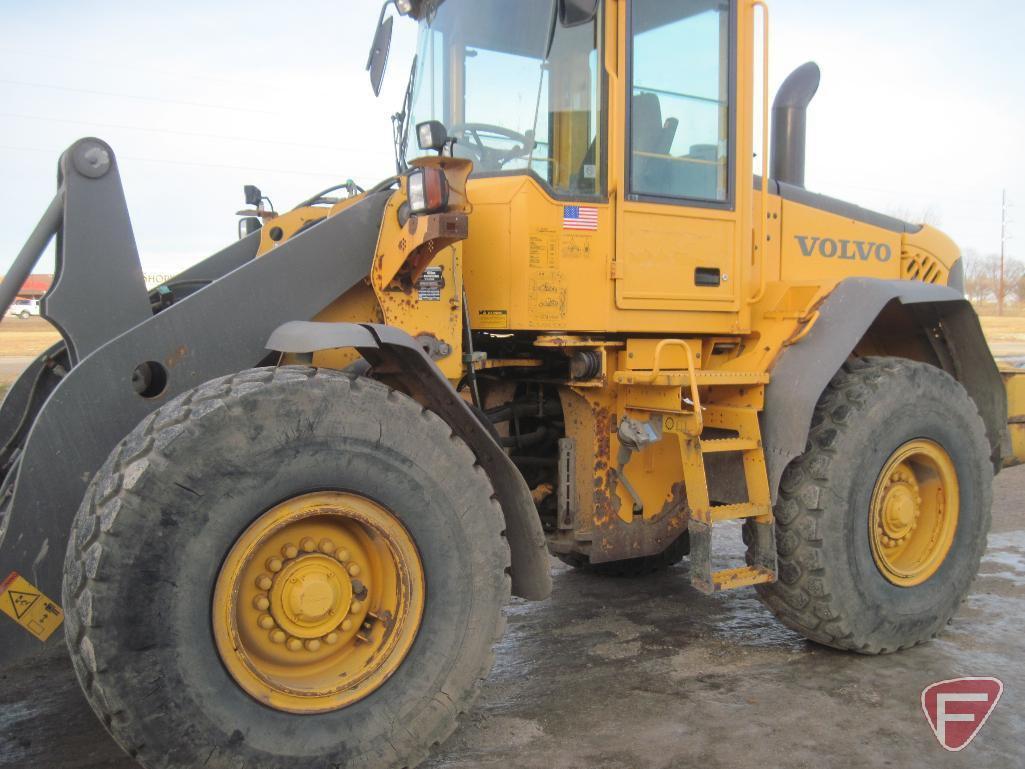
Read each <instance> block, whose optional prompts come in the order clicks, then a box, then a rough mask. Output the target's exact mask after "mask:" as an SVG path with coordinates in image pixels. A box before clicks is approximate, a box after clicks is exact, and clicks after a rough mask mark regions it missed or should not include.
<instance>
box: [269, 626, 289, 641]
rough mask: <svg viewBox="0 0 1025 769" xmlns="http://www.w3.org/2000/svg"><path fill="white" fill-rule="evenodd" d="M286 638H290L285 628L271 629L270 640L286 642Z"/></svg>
mask: <svg viewBox="0 0 1025 769" xmlns="http://www.w3.org/2000/svg"><path fill="white" fill-rule="evenodd" d="M286 638H288V636H287V635H285V631H284V630H281V629H278V630H272V631H270V640H271V641H272V642H273V643H276V644H283V643H284V642H285V639H286Z"/></svg>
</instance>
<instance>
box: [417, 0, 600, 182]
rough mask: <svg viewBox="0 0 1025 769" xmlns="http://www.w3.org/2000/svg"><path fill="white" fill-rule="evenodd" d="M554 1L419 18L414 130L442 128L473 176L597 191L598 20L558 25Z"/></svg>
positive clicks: (461, 4)
mask: <svg viewBox="0 0 1025 769" xmlns="http://www.w3.org/2000/svg"><path fill="white" fill-rule="evenodd" d="M556 11H557V9H556V0H516V2H509V0H445V2H443V3H442V4H441V5H440V6H438V7H437V8H436V10H434V11H433V12H432V13H430V14H428V17H427V18H425V19H424V20H423V21H422V22H421V29H420V43H419V50H418V54H417V72H416V84H415V86H414V96H413V103H412V110H411V115H410V118H409V131H410V132H411V133H410V136H409V140H408V145H407V147H408V157H407V160H411V159H413V158H414V157H416V156H417V155H418V154H420V152H419V150H418V148H417V142H416V136H415V135H414V134H413V133H412V132H413V131H414V130H415V126H416V125H417V124H419V123H423V122H425V121H427V120H437V121H440V122H441V123H443V124H444V125H445V127H446V128H447V129H448V132H449V135H450V136H452V137H453V138H455V139H456V140H457V141H456V145H455V151H454V153H455V155H456V157H462V158H467V159H469V160H472V161H473V163H474V174H475V175H481V174H487V175H494V174H523V173H524V172H533V173H534V174H536V175H537V176H538V177H540V179H541V180H542V181H543V182H544V183H546V184H547V185H548V186H549V187H550V188H551V189H552V191H554V192H556V193H559V194H566V195H597V194H600V193H601V192H602V186H601V185H602V181H601V180H602V178H603V176H604V174H603V173H602V169H601V167H600V163H601V157H602V152H601V151H600V147H599V143H600V127H601V123H602V120H601V111H600V105H601V93H602V90H601V67H600V64H599V52H598V49H597V38H598V25H597V21H595V22H591V23H587V24H583V25H581V26H576V27H569V28H567V27H564V26H562V24H561V23H559V22H558V20H557V13H556Z"/></svg>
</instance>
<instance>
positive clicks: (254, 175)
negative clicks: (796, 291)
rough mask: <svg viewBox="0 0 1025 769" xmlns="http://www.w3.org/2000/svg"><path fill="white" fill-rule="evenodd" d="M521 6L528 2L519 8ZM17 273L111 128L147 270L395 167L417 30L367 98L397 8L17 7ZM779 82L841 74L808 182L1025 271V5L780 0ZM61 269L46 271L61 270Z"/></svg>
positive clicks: (13, 171)
mask: <svg viewBox="0 0 1025 769" xmlns="http://www.w3.org/2000/svg"><path fill="white" fill-rule="evenodd" d="M510 1H514V0H510ZM0 7H2V8H3V11H4V23H3V25H2V27H0V168H2V169H3V173H2V177H0V178H2V179H3V183H2V184H0V211H3V217H4V219H5V221H7V225H6V226H5V227H4V228H2V229H0V269H4V270H6V267H7V266H8V265H9V264H10V262H11V261H12V260H13V259H14V256H15V255H16V254H17V252H18V249H19V248H20V247H21V245H22V243H23V242H24V240H25V238H26V237H27V236H28V234H29V232H30V231H31V229H32V228H33V226H34V225H35V223H36V221H37V220H38V218H39V216H40V215H41V214H42V212H43V210H44V209H45V207H46V205H47V204H48V203H49V201H50V199H51V198H52V196H53V193H54V190H55V181H56V163H57V158H58V157H59V155H60V153H61V152H62V151H63V150H64V149H65V148H66V147H68V146H69V145H70V144H71V143H72V142H74V141H75V140H76V139H78V138H80V137H83V136H90V135H92V136H98V137H100V138H103V139H105V140H106V141H108V142H109V143H110V144H111V145H112V146H113V148H114V151H115V153H116V155H117V157H118V163H119V167H120V172H121V177H122V181H123V184H124V187H125V191H126V196H127V200H128V207H129V211H130V212H131V215H132V221H133V225H134V227H135V233H136V239H137V241H138V244H139V250H140V253H141V255H142V260H143V266H144V268H145V270H146V271H147V272H161V273H163V272H175V271H178V270H180V269H182V268H184V267H186V266H188V265H190V264H192V263H194V262H196V261H199V260H200V259H202V258H204V257H206V256H208V255H209V254H211V253H214V252H215V251H217V250H219V249H220V248H223V247H224V246H226V245H228V244H230V243H231V241H232V240H233V239H234V238H235V237H237V218H236V217H235V216H234V213H235V211H237V210H239V209H240V208H242V207H243V202H244V201H243V197H242V187H243V185H245V184H256V185H258V186H259V187H261V188H262V190H263V191H264V193H265V194H266V195H268V196H269V197H270V198H271V199H272V201H273V202H274V203H275V205H276V206H277V208H278V209H279V210H285V209H288V208H290V207H292V206H293V205H295V204H297V203H298V202H299V201H301V200H303V199H305V198H308V197H309V196H310V195H311V194H313V193H314V192H317V191H319V190H321V189H323V188H326V187H329V186H331V185H334V184H337V183H339V182H343V181H345V180H346V179H348V178H353V179H355V180H356V181H357V182H359V183H361V184H363V185H364V186H367V185H370V184H373V183H374V182H376V181H379V180H381V179H383V178H385V177H387V176H388V175H389V174H390V173H392V172H393V171H394V161H393V152H392V143H391V124H390V116H391V115H392V114H393V113H394V112H395V111H397V109H398V108H399V106H400V103H401V99H402V94H403V90H404V88H405V83H406V80H407V78H408V74H409V66H410V64H411V62H412V55H413V49H414V46H415V39H416V32H415V27H414V25H413V24H412V23H411V22H409V21H408V20H405V19H401V20H398V22H397V23H396V28H395V41H394V46H393V49H392V55H391V60H390V66H389V73H388V78H387V80H386V83H385V87H384V90H383V92H382V94H381V97H380V98H379V99H375V98H374V97H373V94H372V92H371V89H370V85H369V82H368V78H367V74H366V72H365V70H364V67H365V65H366V57H367V51H368V48H369V44H370V39H371V37H372V35H373V31H374V27H375V25H376V23H377V17H378V14H379V12H380V3H379V2H378V0H334V2H322V1H321V0H307V2H304V3H302V4H297V5H282V4H280V3H270V2H264V1H263V0H248V2H245V3H243V2H240V1H238V0H218V2H216V3H210V2H198V1H197V0H179V2H175V3H166V2H160V3H157V2H150V1H149V0H135V2H115V1H113V0H75V1H74V2H73V1H72V0H34V2H31V3H26V2H17V0H0ZM770 7H771V11H772V15H771V33H772V43H771V48H770V56H771V67H770V78H771V82H772V85H773V90H775V87H777V86H778V84H779V83H780V82H782V80H783V79H784V78H785V77H786V75H787V74H788V73H789V72H790V71H791V70H792V69H794V68H795V67H797V66H798V65H800V64H802V63H803V62H805V61H809V60H814V61H817V62H818V63H819V65H820V66H821V67H822V70H823V80H822V88H821V89H820V91H819V95H818V97H817V98H816V100H815V102H814V103H813V105H812V107H811V110H810V113H809V115H810V127H809V147H808V187H809V189H811V190H813V191H816V192H822V193H826V194H830V195H834V196H836V197H840V198H844V199H846V200H850V201H851V202H854V203H858V204H860V205H863V206H866V207H869V208H874V209H877V210H879V211H882V212H885V213H891V214H897V215H901V216H904V217H907V218H911V219H915V220H921V219H923V218H927V219H928V220H929V221H930V222H931V223H935V224H936V225H938V226H939V227H941V229H943V230H945V231H946V232H947V233H948V234H950V235H951V236H952V237H953V238H954V239H955V240H956V241H958V243H959V244H960V245H961V247H962V248H963V249H965V250H973V251H977V252H979V253H982V254H989V253H997V252H998V251H999V249H1000V230H1001V192H1002V190H1003V189H1004V188H1006V189H1007V191H1008V196H1009V199H1010V203H1011V208H1010V219H1011V224H1010V227H1009V232H1010V235H1011V239H1010V240H1009V243H1008V253H1009V255H1010V256H1012V257H1014V256H1016V255H1017V256H1020V257H1021V258H1022V259H1023V260H1025V98H1023V91H1022V88H1021V85H1020V81H1019V75H1020V74H1021V73H1022V72H1025V46H1023V45H1022V44H1021V42H1020V30H1021V29H1022V28H1023V27H1025V5H1022V4H1019V3H1011V2H1007V1H1006V0H1005V1H1004V2H998V1H997V0H976V2H974V3H971V4H965V3H963V2H953V0H936V1H935V2H919V1H918V0H902V2H900V3H894V2H892V0H891V1H890V2H884V1H883V0H863V1H862V2H859V3H822V2H820V1H819V2H815V1H813V0H770ZM51 265H52V261H50V262H49V263H43V264H42V265H41V267H40V270H41V271H48V269H50V266H51Z"/></svg>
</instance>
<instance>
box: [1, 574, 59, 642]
mask: <svg viewBox="0 0 1025 769" xmlns="http://www.w3.org/2000/svg"><path fill="white" fill-rule="evenodd" d="M0 611H2V612H3V613H4V614H6V615H7V616H8V617H10V618H11V619H13V620H14V621H15V622H17V623H18V624H19V625H21V626H22V627H23V628H25V629H26V630H27V631H28V632H30V633H31V634H32V635H34V636H35V637H36V638H38V639H39V640H40V641H45V640H46V639H47V638H49V637H50V636H51V635H53V631H54V630H56V629H57V628H59V627H60V626H61V623H62V622H63V621H64V612H63V611H62V610H61V607H60V606H58V605H57V604H56V603H55V602H54V601H51V600H50V599H49V598H47V597H46V596H45V595H43V593H42V592H41V591H40V590H39V589H38V588H37V587H35V586H33V585H32V583H31V582H29V581H28V580H27V579H25V578H24V577H22V576H21V575H20V574H18V572H16V571H12V572H11V573H10V574H9V575H7V579H5V580H4V581H3V582H0Z"/></svg>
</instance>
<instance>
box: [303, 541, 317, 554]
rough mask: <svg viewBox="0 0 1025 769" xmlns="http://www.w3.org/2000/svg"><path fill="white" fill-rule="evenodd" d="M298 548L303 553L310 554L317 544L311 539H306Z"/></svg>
mask: <svg viewBox="0 0 1025 769" xmlns="http://www.w3.org/2000/svg"><path fill="white" fill-rule="evenodd" d="M299 547H301V548H302V549H303V552H304V553H312V552H313V551H314V550H316V549H317V543H316V542H314V541H313V538H312V537H306V538H304V539H303V541H302V542H300V543H299Z"/></svg>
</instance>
